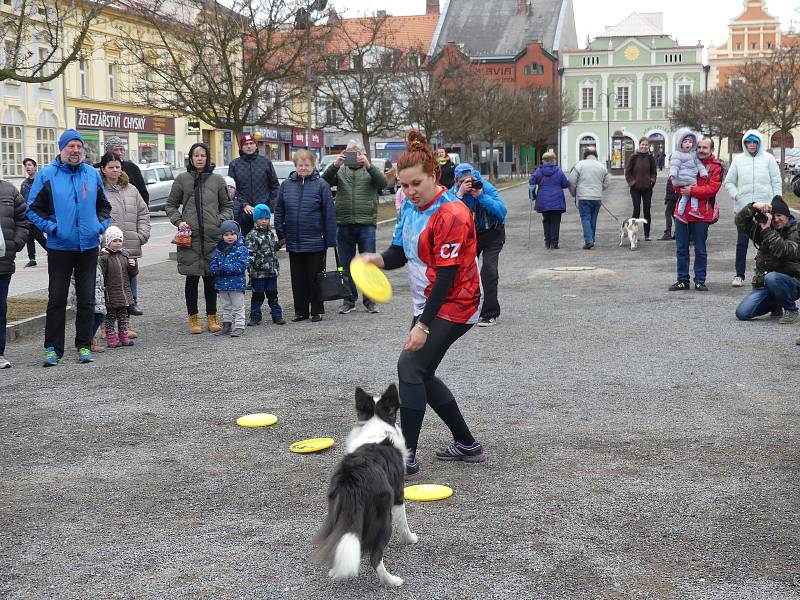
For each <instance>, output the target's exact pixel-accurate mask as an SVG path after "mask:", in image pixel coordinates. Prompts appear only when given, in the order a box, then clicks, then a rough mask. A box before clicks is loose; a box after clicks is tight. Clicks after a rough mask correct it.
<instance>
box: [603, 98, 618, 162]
mask: <svg viewBox="0 0 800 600" xmlns="http://www.w3.org/2000/svg"><path fill="white" fill-rule="evenodd" d="M603 96H605V97H606V136H607V137H606V141H607V143H608V158H606V169H609V170H610V169H611V96H614V99H615V100H616V99H617V98H618V96H617V94H615V93H614V92H609V91H608V90H606V91H605V92H600V97H601V98H602V97H603Z"/></svg>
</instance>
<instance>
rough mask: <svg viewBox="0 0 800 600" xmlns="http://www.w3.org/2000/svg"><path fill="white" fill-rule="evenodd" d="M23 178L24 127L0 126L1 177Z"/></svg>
mask: <svg viewBox="0 0 800 600" xmlns="http://www.w3.org/2000/svg"><path fill="white" fill-rule="evenodd" d="M22 176H23V169H22V127H18V126H16V125H0V177H2V178H3V179H8V178H10V177H22Z"/></svg>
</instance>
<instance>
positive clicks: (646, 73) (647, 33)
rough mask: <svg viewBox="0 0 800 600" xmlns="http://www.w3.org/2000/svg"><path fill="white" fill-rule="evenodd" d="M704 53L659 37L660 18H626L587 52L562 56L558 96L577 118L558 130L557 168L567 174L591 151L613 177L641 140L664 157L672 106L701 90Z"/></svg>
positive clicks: (704, 73) (634, 15)
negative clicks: (568, 101)
mask: <svg viewBox="0 0 800 600" xmlns="http://www.w3.org/2000/svg"><path fill="white" fill-rule="evenodd" d="M702 53H703V48H702V46H679V45H678V43H677V42H676V41H675V40H673V39H672V38H671V37H670V36H668V35H666V34H664V32H663V30H662V15H661V13H648V14H637V13H632V14H631V15H630V16H628V17H627V18H626V19H625V20H623V21H622V22H621V23H619V24H618V25H616V26H614V27H609V28H608V29H607V30H606V31H605V32H604V33H603V34H601V35H599V36H598V37H597V38H595V39H594V40H593V41H592V42H591V43H589V45H588V47H587V48H585V49H582V50H566V51H565V52H563V54H562V60H563V68H564V72H563V76H562V85H563V88H562V93H563V94H564V95H565V96H567V97H569V98H570V99H571V100H572V102H573V103H574V104H575V106H576V108H577V117H576V119H575V120H574V121H573V122H571V123H569V125H567V126H566V127H564V128H563V129H562V131H561V152H560V160H561V164H562V165H564V166H565V167H566V168H570V167H571V166H572V165H574V164H575V163H576V162H577V161H578V160H579V159H580V157H581V155H582V153H583V150H584V149H585V148H587V147H590V146H591V147H594V148H596V149H597V152H598V156H599V158H600V160H601V161H606V162H607V164H609V165H610V167H611V169H612V172H617V173H619V172H621V171H622V169H623V168H624V165H625V160H626V158H627V156H628V155H629V154H630V153H632V152H634V151H635V150H636V148H637V145H638V140H639V139H640V138H642V137H647V138H649V139H650V142H651V147H652V148H653V150H656V149H658V148H663V149H665V152H666V154H667V155H669V154H670V151H671V149H672V147H673V139H672V134H673V130H672V127H671V125H670V123H669V118H668V114H669V109H670V106H671V105H672V104H673V103H674V102H677V101H678V99H679V98H680V97H681V96H683V95H685V94H693V93H697V92H700V91H703V90H705V89H707V84H708V82H707V76H708V70H707V69H704V67H703V64H702Z"/></svg>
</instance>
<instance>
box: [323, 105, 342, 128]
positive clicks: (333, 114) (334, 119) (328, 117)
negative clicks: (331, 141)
mask: <svg viewBox="0 0 800 600" xmlns="http://www.w3.org/2000/svg"><path fill="white" fill-rule="evenodd" d="M338 123H339V110H338V109H337V108H336V105H335V104H334V103H333V101H332V100H328V102H326V104H325V124H326V125H337V124H338Z"/></svg>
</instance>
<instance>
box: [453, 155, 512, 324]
mask: <svg viewBox="0 0 800 600" xmlns="http://www.w3.org/2000/svg"><path fill="white" fill-rule="evenodd" d="M455 179H456V183H455V185H454V186H453V187H452V189H451V190H450V191H451V193H453V194H455V195H456V197H457V198H458V199H459V200H461V201H462V202H463V203H464V204H466V205H467V206H468V207H469V209H470V210H471V211H472V215H473V217H474V218H475V231H476V233H477V238H478V256H480V255H481V253H483V265H481V283H482V284H483V307H482V308H481V318H480V320H479V321H478V327H491V326H492V325H495V324H496V323H497V317H499V316H500V303H499V302H498V300H497V282H498V281H499V279H500V275H499V271H498V262H499V260H500V251H501V250H502V249H503V244H505V243H506V226H505V220H506V212H507V210H506V205H505V204H503V201H502V200H501V199H500V195H499V194H498V193H497V189H495V187H494V186H493V185H492V184H491V183H489V182H488V181H484V180H483V178H482V177H481V174H480V173H479V172H478V171H477V170H476V169H474V168H473V167H472V165H470V164H469V163H460V164H459V165H458V166H457V167H456V171H455Z"/></svg>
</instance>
